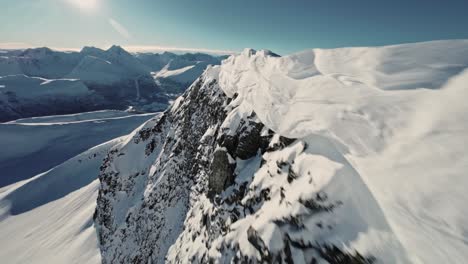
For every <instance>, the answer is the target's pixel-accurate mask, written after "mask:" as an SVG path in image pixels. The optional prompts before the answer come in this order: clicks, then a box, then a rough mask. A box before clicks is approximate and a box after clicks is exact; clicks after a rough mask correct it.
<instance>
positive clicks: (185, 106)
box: [95, 40, 468, 263]
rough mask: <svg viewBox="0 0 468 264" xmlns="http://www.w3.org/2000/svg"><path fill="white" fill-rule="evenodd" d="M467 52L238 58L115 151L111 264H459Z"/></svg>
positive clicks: (106, 254) (108, 185) (110, 174)
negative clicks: (148, 263)
mask: <svg viewBox="0 0 468 264" xmlns="http://www.w3.org/2000/svg"><path fill="white" fill-rule="evenodd" d="M467 66H468V41H465V40H454V41H438V42H428V43H417V44H407V45H398V46H387V47H377V48H344V49H335V50H320V49H315V50H309V51H304V52H301V53H297V54H293V55H290V56H285V57H279V56H277V55H276V54H274V53H272V52H269V51H258V52H257V51H254V50H245V51H244V52H243V53H242V54H240V55H238V56H232V57H230V58H229V59H227V60H225V61H224V62H223V64H222V65H221V66H219V67H212V68H209V69H208V70H207V71H205V73H204V74H203V75H202V76H201V77H200V78H199V79H198V80H197V81H196V82H195V83H194V84H193V85H192V86H191V87H190V88H189V90H188V91H187V92H186V93H185V94H184V96H182V97H181V98H179V99H178V100H176V101H175V102H174V105H173V107H172V108H171V109H170V110H168V111H166V112H165V113H164V114H163V115H162V116H161V117H160V119H157V120H153V121H151V122H148V123H147V124H146V125H145V126H143V127H141V128H140V129H138V130H136V131H135V132H134V134H133V135H132V136H131V137H129V138H128V139H127V140H126V141H125V142H124V143H122V144H120V145H119V146H117V147H116V148H114V149H113V150H111V151H110V153H109V155H108V157H107V159H106V160H105V163H104V165H103V167H102V172H101V175H100V181H101V187H100V192H99V198H98V207H97V209H96V217H95V223H96V224H97V226H98V234H99V239H100V244H101V252H102V256H103V262H104V263H128V262H133V263H147V262H151V263H163V262H168V263H262V262H263V263H463V262H466V260H467V259H468V254H467V253H466V252H468V243H467V241H468V236H467V234H468V227H467V225H466V223H467V222H468V219H467V218H468V217H467V215H468V211H467V209H466V206H464V204H465V203H466V201H468V194H467V193H466V191H465V190H464V186H467V184H468V178H466V177H465V175H466V171H467V169H468V153H467V152H466V151H465V150H464V147H465V146H464V144H463V142H467V140H468V125H467V124H468V120H467V116H468V105H467V104H466V103H464V99H465V98H466V97H467V96H468V89H467V86H466V83H467V82H468V70H466V68H467Z"/></svg>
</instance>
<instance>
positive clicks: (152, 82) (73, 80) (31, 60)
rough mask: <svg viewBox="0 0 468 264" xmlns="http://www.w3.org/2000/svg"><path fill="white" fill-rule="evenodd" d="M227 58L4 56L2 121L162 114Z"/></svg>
mask: <svg viewBox="0 0 468 264" xmlns="http://www.w3.org/2000/svg"><path fill="white" fill-rule="evenodd" d="M223 58H224V57H223V56H221V57H218V56H211V55H207V54H201V53H196V54H181V55H178V54H174V53H169V52H165V53H162V54H157V53H137V54H131V53H129V52H127V51H126V50H124V49H123V48H122V47H120V46H115V45H114V46H112V47H110V48H109V49H107V50H101V49H98V48H94V47H84V48H83V49H82V50H81V51H80V52H60V51H55V50H52V49H49V48H34V49H25V50H0V121H11V120H14V119H18V118H25V117H33V116H45V115H61V114H74V113H81V112H86V111H94V110H105V109H116V110H125V109H128V108H130V109H132V110H133V111H138V112H155V111H161V110H164V109H165V108H167V106H168V105H169V104H170V103H171V101H172V100H173V99H175V98H176V97H177V96H178V95H180V94H181V93H182V92H183V91H185V89H186V88H187V87H188V86H189V85H190V84H191V83H192V82H193V81H194V80H195V79H196V78H197V77H198V76H199V75H200V74H201V73H202V72H203V71H204V70H205V68H206V67H207V66H208V65H210V64H212V65H217V64H220V62H221V60H222V59H223Z"/></svg>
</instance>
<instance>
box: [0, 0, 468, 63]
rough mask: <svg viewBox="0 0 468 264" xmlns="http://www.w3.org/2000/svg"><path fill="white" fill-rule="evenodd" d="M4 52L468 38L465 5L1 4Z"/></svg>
mask: <svg viewBox="0 0 468 264" xmlns="http://www.w3.org/2000/svg"><path fill="white" fill-rule="evenodd" d="M0 7H1V8H0V25H1V26H0V48H9V47H25V46H49V47H54V48H65V49H69V48H74V49H78V48H80V47H82V46H85V45H91V46H97V47H102V48H105V47H108V46H110V45H112V44H119V45H122V46H124V47H128V48H129V49H132V50H145V49H152V50H158V49H168V50H185V49H187V50H200V51H221V52H224V51H240V50H242V49H243V48H245V47H251V48H255V49H262V48H266V49H271V50H273V51H275V52H278V53H281V54H286V53H291V52H295V51H300V50H303V49H308V48H334V47H344V46H374V45H385V44H396V43H405V42H416V41H426V40H436V39H462V38H468V29H467V25H468V15H467V13H468V1H466V0H444V1H442V0H439V1H432V0H426V1H422V0H421V1H414V0H406V1H403V0H393V1H378V0H373V1H371V0H356V1H351V0H302V1H299V0H296V1H294V0H289V1H288V0H250V1H246V0H236V1H225V0H9V1H7V0H0Z"/></svg>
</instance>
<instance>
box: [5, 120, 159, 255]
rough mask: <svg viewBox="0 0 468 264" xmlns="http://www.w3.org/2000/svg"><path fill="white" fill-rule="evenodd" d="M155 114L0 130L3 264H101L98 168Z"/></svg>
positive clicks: (17, 124)
mask: <svg viewBox="0 0 468 264" xmlns="http://www.w3.org/2000/svg"><path fill="white" fill-rule="evenodd" d="M153 116H155V114H139V115H135V114H131V113H127V112H121V111H100V112H91V113H83V114H75V115H66V116H48V117H40V118H29V119H22V120H16V121H14V122H10V123H8V124H0V147H1V149H2V150H4V151H2V152H0V259H1V262H2V263H100V261H101V257H100V253H99V244H98V243H97V236H96V232H95V228H94V226H93V220H92V216H93V212H94V210H95V206H96V197H97V190H98V187H99V181H98V180H97V176H98V174H99V167H100V166H101V164H102V159H103V158H104V157H105V156H106V154H107V152H108V151H109V149H110V148H111V147H112V146H114V145H115V144H117V143H118V142H120V141H121V140H124V138H121V136H122V135H125V134H127V133H129V132H130V131H132V130H134V129H135V128H136V127H137V126H139V125H140V124H141V123H143V122H145V121H146V120H148V119H150V118H152V117H153Z"/></svg>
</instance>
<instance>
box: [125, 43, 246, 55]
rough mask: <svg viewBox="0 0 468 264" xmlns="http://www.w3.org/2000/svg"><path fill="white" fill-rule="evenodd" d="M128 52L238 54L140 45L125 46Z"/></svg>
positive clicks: (214, 50) (234, 52) (215, 50)
mask: <svg viewBox="0 0 468 264" xmlns="http://www.w3.org/2000/svg"><path fill="white" fill-rule="evenodd" d="M124 48H125V49H126V50H127V51H130V52H164V51H172V52H200V53H211V54H226V55H228V54H236V53H238V52H236V51H232V50H217V49H203V48H202V49H199V48H183V47H166V46H150V45H149V46H140V45H129V46H124Z"/></svg>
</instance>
